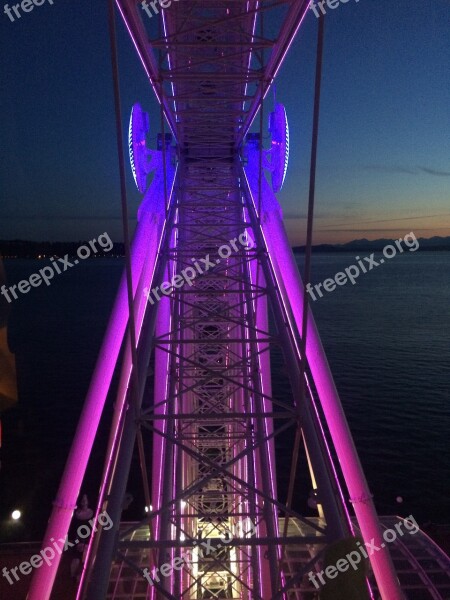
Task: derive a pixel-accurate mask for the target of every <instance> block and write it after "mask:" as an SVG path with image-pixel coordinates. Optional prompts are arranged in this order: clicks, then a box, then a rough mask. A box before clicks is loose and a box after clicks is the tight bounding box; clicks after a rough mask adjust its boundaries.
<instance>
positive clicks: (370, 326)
mask: <svg viewBox="0 0 450 600" xmlns="http://www.w3.org/2000/svg"><path fill="white" fill-rule="evenodd" d="M298 258H299V261H300V262H301V261H302V257H301V256H299V257H298ZM353 262H354V257H353V255H352V254H327V255H325V254H318V255H316V256H315V257H314V259H313V263H314V268H313V277H312V281H313V283H316V282H319V281H323V280H324V279H326V278H327V277H333V276H334V275H335V273H336V272H338V271H340V270H342V269H343V268H345V267H346V266H348V265H349V264H352V263H353ZM42 266H43V261H19V260H14V261H7V262H6V268H7V273H8V278H9V281H10V283H15V282H18V281H19V280H20V279H22V278H24V277H29V275H30V274H32V273H34V272H35V271H36V270H37V269H39V268H41V267H42ZM121 268H122V262H121V261H120V260H118V259H107V258H104V259H103V258H102V259H98V260H91V261H86V262H85V263H83V264H80V266H79V267H77V268H76V269H73V270H72V271H71V272H68V273H65V274H63V275H61V276H59V277H58V278H56V279H55V280H54V282H53V284H52V285H51V286H50V287H48V288H42V287H40V288H37V289H33V290H32V291H31V292H30V293H29V294H27V295H24V296H21V297H20V299H19V300H17V301H16V302H15V303H14V304H13V311H12V314H11V318H10V321H9V324H10V325H9V337H10V345H11V348H12V350H13V351H14V352H15V353H16V360H17V371H18V378H19V394H20V403H19V406H18V408H16V409H14V410H11V411H9V412H8V413H7V414H5V415H4V417H3V424H4V436H3V448H2V450H1V453H2V469H1V471H0V536H1V538H2V539H4V540H6V539H26V538H34V539H36V538H39V537H41V536H42V533H43V530H44V528H45V521H46V518H47V517H48V514H49V507H50V506H51V501H52V499H53V498H54V495H55V493H56V489H57V485H58V481H59V478H60V475H61V471H62V469H63V466H64V461H65V458H66V456H67V453H68V450H69V447H70V442H71V440H72V437H73V434H74V431H75V427H76V423H77V419H78V415H79V412H80V408H81V405H82V402H83V399H84V395H85V392H86V389H87V386H88V384H89V379H90V376H91V373H92V370H93V367H94V364H95V360H96V356H97V352H98V349H99V346H100V343H101V339H102V335H103V332H104V330H105V327H106V323H107V319H108V315H109V312H110V309H111V306H112V302H113V298H114V293H115V290H116V288H117V284H118V281H119V277H120V273H121ZM312 305H313V310H314V313H315V315H316V319H317V322H318V325H319V329H320V332H321V335H322V338H323V342H324V346H325V349H326V351H327V354H328V358H329V361H330V364H331V367H332V370H333V373H334V375H335V379H336V383H337V386H338V389H339V392H340V394H341V398H342V401H343V404H344V406H345V409H346V413H347V417H348V420H349V422H350V425H351V429H352V431H353V434H354V438H355V441H356V445H357V447H358V450H359V452H360V456H361V460H362V463H363V466H364V468H365V471H366V475H367V477H368V479H369V482H370V485H371V488H372V491H373V492H374V494H375V498H376V503H377V506H378V509H379V510H380V512H382V513H400V514H411V513H412V514H414V516H415V517H416V518H417V519H418V520H419V521H421V522H422V523H423V522H425V521H433V522H449V521H450V501H449V497H450V491H449V485H450V484H449V470H450V451H449V433H448V431H449V423H450V341H449V334H450V312H449V308H450V253H448V252H436V253H434V252H424V253H420V252H416V253H408V254H407V255H402V256H398V257H396V258H394V259H392V260H391V261H389V262H387V263H386V264H384V265H383V266H380V267H379V268H378V269H375V270H373V271H371V272H370V273H367V274H366V275H364V276H361V277H360V279H359V280H358V283H357V284H356V285H355V286H352V285H350V284H347V285H346V286H343V287H340V288H338V289H336V290H335V291H334V292H332V293H328V294H326V295H325V296H324V297H323V298H322V299H320V300H318V301H317V302H313V303H312ZM279 385H280V386H282V385H283V382H282V381H279ZM107 421H108V414H106V415H105V419H104V422H103V423H102V428H101V431H102V439H103V440H104V439H105V435H106V430H107ZM101 461H102V444H101V442H100V443H98V444H97V445H96V447H95V449H94V456H93V460H92V461H91V465H90V467H89V473H88V477H87V479H88V481H89V482H90V483H88V486H87V487H88V489H87V490H86V491H88V493H89V494H91V496H92V497H93V498H94V497H95V495H96V481H97V479H98V477H99V473H100V471H101V464H102V462H101ZM397 496H402V497H403V498H404V502H403V504H402V505H401V506H399V505H398V504H397V503H396V497H397ZM16 507H18V508H21V510H22V511H23V513H24V519H23V523H22V524H15V526H11V523H10V522H8V520H7V517H8V515H9V514H10V512H11V510H12V509H13V508H16Z"/></svg>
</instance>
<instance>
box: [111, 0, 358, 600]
mask: <svg viewBox="0 0 450 600" xmlns="http://www.w3.org/2000/svg"><path fill="white" fill-rule="evenodd" d="M118 5H119V8H120V10H121V12H122V15H123V17H124V19H125V22H126V24H127V26H128V28H129V30H130V33H131V35H132V38H133V41H134V43H135V45H136V47H137V49H138V52H139V54H140V57H141V60H142V62H143V64H144V66H145V69H146V71H147V73H148V75H149V78H150V80H151V83H152V85H153V87H154V89H155V92H156V94H157V96H158V98H159V100H160V102H161V105H162V110H164V113H165V116H166V118H167V121H168V122H169V125H170V127H171V129H172V132H173V133H174V135H175V138H176V142H177V147H178V159H179V164H180V168H179V172H178V180H177V185H176V192H175V194H174V197H173V199H172V203H171V206H170V208H169V215H168V220H167V229H166V233H165V237H164V240H165V241H164V244H163V246H162V247H161V250H160V254H159V262H158V265H159V266H158V267H157V269H156V272H157V273H160V274H161V275H162V274H165V275H166V279H169V278H170V277H171V276H173V275H174V274H175V273H180V272H182V271H183V269H188V268H192V267H193V265H194V264H197V265H198V264H199V262H200V263H201V262H202V261H201V259H202V258H205V259H207V260H208V264H209V265H211V266H210V267H209V268H208V270H207V272H205V273H204V274H202V275H200V276H198V277H196V278H195V279H194V281H193V282H192V285H184V286H182V287H181V288H180V289H176V290H175V289H174V290H173V293H172V294H171V296H170V298H165V299H164V300H163V301H162V302H161V304H160V306H159V308H158V310H159V313H158V321H157V325H156V334H155V337H154V342H153V349H154V354H155V371H156V377H157V378H158V377H161V378H166V381H165V383H164V385H161V383H159V384H158V383H157V384H155V392H154V402H153V404H152V405H151V407H150V408H146V409H144V410H143V411H142V414H141V416H140V418H139V426H140V427H141V428H144V429H147V430H150V431H151V432H152V437H153V460H152V463H153V468H152V478H153V480H152V498H151V501H152V505H151V511H150V514H149V516H148V519H146V521H145V522H146V523H147V524H148V525H149V535H147V536H140V541H137V540H136V539H135V538H136V536H135V535H134V533H133V532H136V531H139V530H141V529H142V527H143V525H145V524H143V523H140V524H136V525H135V526H134V527H131V528H129V529H127V530H125V531H123V534H122V536H121V538H120V541H119V545H118V552H119V556H121V557H122V559H123V560H124V561H125V562H126V563H127V564H128V566H129V567H130V568H131V569H132V570H134V571H135V573H136V574H138V576H139V574H141V575H142V569H143V567H144V565H143V564H142V554H141V555H139V556H140V560H136V558H132V554H130V553H132V552H133V551H136V549H137V548H141V550H142V552H146V551H147V552H148V550H149V549H150V550H151V551H150V554H148V555H147V554H145V556H148V559H149V560H148V568H149V571H150V572H151V573H152V576H151V578H152V585H153V587H152V594H153V596H152V597H155V598H160V597H161V598H164V597H166V598H177V599H179V598H186V599H187V598H242V599H248V600H250V599H252V600H253V599H254V600H257V599H264V600H266V599H269V598H275V597H278V596H277V595H278V594H279V597H280V598H281V597H283V598H284V597H291V596H292V597H295V598H299V597H302V596H301V593H302V592H301V591H300V590H301V589H302V586H303V589H307V587H308V586H306V587H304V586H305V581H304V579H305V578H304V573H303V571H302V570H301V569H300V570H299V569H298V568H296V569H294V571H293V570H292V561H289V552H290V551H292V549H293V548H294V549H296V552H297V557H298V553H299V552H300V553H303V554H302V556H303V559H302V560H303V563H308V565H309V562H310V561H311V564H313V562H314V560H315V558H314V556H318V551H319V550H320V548H322V547H323V546H324V544H325V542H326V541H329V540H331V539H335V538H336V531H339V532H340V533H342V531H343V530H346V524H345V516H344V510H342V507H341V508H340V507H339V506H338V504H339V502H338V501H337V500H336V498H337V497H338V495H339V494H338V490H336V489H333V485H334V484H333V483H332V478H328V476H326V477H325V480H326V481H325V483H324V486H327V487H328V488H329V490H328V495H329V497H331V498H333V501H331V502H328V505H327V501H324V502H323V504H324V506H325V508H326V511H327V512H330V520H332V521H333V523H334V525H333V527H332V528H331V531H330V527H329V526H327V522H326V519H321V520H319V521H317V520H311V521H310V522H308V521H307V519H304V518H303V517H302V516H301V515H299V514H297V513H296V512H295V511H294V510H292V509H291V508H288V507H286V506H285V505H284V504H283V503H282V502H280V501H279V500H278V499H277V490H276V483H275V481H276V473H275V453H274V441H275V438H276V436H277V435H279V434H280V433H283V432H285V431H286V430H287V429H288V428H292V427H294V428H296V427H300V426H301V427H303V429H304V435H305V436H306V437H309V438H310V442H311V453H312V456H313V458H312V461H313V462H314V461H315V460H316V458H317V457H319V456H320V460H319V462H320V464H317V465H314V466H315V467H316V466H317V469H318V470H319V471H321V472H322V473H328V474H329V473H330V472H331V470H332V467H331V465H329V464H328V465H327V464H326V459H324V458H323V457H324V456H326V449H325V448H324V447H321V442H320V440H318V438H317V429H318V425H317V424H314V415H313V411H306V412H305V410H304V409H303V408H301V409H299V408H298V407H296V406H295V403H294V402H293V401H292V397H291V398H289V399H286V400H283V401H281V400H279V399H273V397H272V390H271V377H270V356H269V354H270V349H271V347H272V345H274V344H275V345H277V346H280V345H281V346H283V347H284V351H285V352H287V353H288V354H289V357H290V358H289V360H290V368H291V369H292V377H291V380H292V381H291V383H292V391H293V397H294V396H295V395H296V394H297V395H298V393H299V373H300V356H299V354H298V345H297V342H296V340H295V336H296V335H297V337H298V332H297V334H295V333H294V332H293V331H292V329H291V328H290V327H289V326H288V323H289V315H288V314H287V313H286V308H285V307H284V306H283V302H282V300H281V297H280V291H279V290H278V289H277V283H276V277H275V274H274V272H273V269H272V268H271V265H270V261H269V260H268V254H267V248H266V247H265V244H264V239H263V235H262V231H261V229H260V224H259V220H258V216H257V210H256V207H255V206H253V205H252V203H251V200H250V196H249V193H248V189H246V188H245V185H244V176H243V173H242V167H241V160H242V156H241V153H240V150H239V149H240V147H241V144H242V141H243V138H244V135H245V133H246V132H247V131H248V129H249V127H250V125H251V123H252V121H253V118H254V116H255V114H256V112H257V110H258V109H259V107H260V104H261V101H262V98H263V97H264V95H265V93H266V92H267V90H268V88H269V86H270V84H271V82H272V80H273V77H274V76H275V74H276V72H277V70H278V68H279V65H280V64H281V61H282V59H283V57H284V54H285V52H286V50H287V48H288V45H289V43H290V42H291V40H292V38H293V36H294V34H295V32H296V30H297V29H298V27H299V24H300V22H301V19H302V17H303V15H304V13H305V10H306V8H307V2H298V1H297V2H267V3H264V4H262V3H261V2H251V1H249V2H241V1H232V2H219V1H207V2H205V1H204V0H201V1H192V2H191V1H190V2H187V1H183V0H180V2H178V3H177V5H176V6H173V8H172V9H170V10H169V9H167V10H165V11H163V15H162V18H163V27H160V28H159V29H160V31H157V32H156V35H155V37H152V35H151V34H152V28H151V25H152V24H151V23H149V22H146V20H145V19H146V17H145V14H143V13H142V12H140V13H139V12H138V11H139V9H140V5H136V3H135V2H126V1H123V0H119V1H118ZM264 21H266V22H267V23H268V26H267V27H265V25H264ZM266 31H267V32H269V33H266ZM270 34H271V35H270ZM244 234H246V235H250V238H251V239H252V240H253V241H254V244H252V246H251V247H246V246H244V245H242V244H241V243H240V242H239V241H238V240H239V239H240V237H239V236H242V235H244ZM230 242H232V243H234V247H233V248H232V251H231V254H230V255H229V256H228V257H225V258H224V257H222V256H221V255H220V249H221V248H223V247H229V246H230ZM205 264H206V263H205ZM269 304H270V305H272V310H273V312H274V318H275V322H276V326H275V327H274V326H272V329H273V331H270V329H271V328H270V327H269V320H268V305H269ZM154 310H156V308H155V309H154ZM138 350H139V349H138ZM274 406H275V408H274ZM274 417H276V419H277V421H276V425H274V421H273V418H274ZM322 479H323V478H322ZM309 491H310V490H309V489H308V490H304V491H303V494H305V495H306V496H307V495H308V493H309ZM116 493H117V491H116V490H115V488H114V483H113V484H112V487H111V494H116ZM325 495H326V494H325ZM323 514H324V513H323V510H322V516H323ZM280 516H284V517H288V518H290V519H291V520H292V523H294V522H295V523H297V529H295V527H294V528H293V527H288V528H287V529H286V531H280V526H279V517H280ZM336 523H339V525H336ZM302 524H303V525H302ZM333 528H334V530H333ZM347 531H349V530H348V529H347ZM138 537H139V536H138ZM203 540H207V541H208V546H207V549H208V550H209V552H205V551H204V549H203V548H202V541H203ZM224 540H227V541H226V542H224ZM100 551H102V546H100ZM188 551H191V555H190V556H191V557H192V558H191V565H190V566H189V567H187V566H184V567H183V568H182V569H180V570H176V571H174V572H173V576H171V577H160V575H158V571H157V570H156V569H161V567H162V565H163V564H164V563H170V564H172V563H173V561H174V560H176V559H180V557H183V556H185V555H186V552H188ZM133 556H134V555H133ZM294 562H295V560H294ZM297 566H298V565H297ZM309 566H310V565H309ZM286 577H287V578H288V580H289V581H288V582H287V581H286ZM284 586H286V588H287V589H293V590H296V591H293V592H292V591H291V592H290V593H289V596H287V595H286V594H283V593H282V592H280V591H279V590H281V589H282V588H283V587H284ZM120 590H122V592H124V591H125V590H124V589H123V585H122V587H121V586H118V583H117V580H116V581H112V583H111V585H110V593H111V597H115V598H120V597H121V596H120ZM136 597H138V596H136Z"/></svg>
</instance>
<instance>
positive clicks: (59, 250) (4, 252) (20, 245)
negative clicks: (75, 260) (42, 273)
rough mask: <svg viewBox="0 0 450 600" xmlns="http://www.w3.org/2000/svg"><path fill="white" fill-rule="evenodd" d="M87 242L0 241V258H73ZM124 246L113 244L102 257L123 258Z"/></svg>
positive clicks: (96, 255) (94, 256)
mask: <svg viewBox="0 0 450 600" xmlns="http://www.w3.org/2000/svg"><path fill="white" fill-rule="evenodd" d="M86 243H87V241H86V240H84V241H79V242H30V241H27V240H0V257H3V258H50V257H51V256H65V255H66V254H68V255H69V256H75V255H76V252H77V249H78V248H79V247H80V246H81V245H82V244H86ZM103 255H104V254H103V252H100V253H96V254H95V253H92V257H93V258H98V257H101V256H103ZM123 255H124V246H123V244H122V243H115V244H114V246H113V248H112V250H111V251H110V252H108V253H107V254H106V255H104V256H108V257H110V258H111V257H113V256H123Z"/></svg>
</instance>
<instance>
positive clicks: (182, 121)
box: [117, 0, 308, 158]
mask: <svg viewBox="0 0 450 600" xmlns="http://www.w3.org/2000/svg"><path fill="white" fill-rule="evenodd" d="M117 4H118V6H119V8H120V10H121V12H122V15H123V17H124V19H125V21H126V23H127V26H128V28H129V31H130V33H131V35H132V38H133V41H134V43H135V46H136V48H137V50H138V53H139V55H140V58H141V61H142V63H143V65H144V68H145V70H146V72H147V74H148V76H149V79H150V82H151V83H152V85H153V87H154V90H155V93H156V95H157V97H158V99H159V100H160V102H161V103H162V105H163V107H164V111H165V114H166V117H167V120H168V122H169V124H170V127H171V129H172V132H173V133H174V134H175V136H176V138H177V143H178V144H179V147H180V148H182V149H183V150H186V151H188V152H189V153H190V155H191V156H192V157H193V156H194V155H195V153H197V156H198V158H205V157H211V156H213V155H215V154H216V153H218V155H220V156H224V155H225V156H230V153H231V152H232V151H233V149H236V148H237V147H238V146H239V145H240V144H241V143H242V141H243V139H244V136H245V134H246V132H247V131H248V129H249V127H250V124H251V122H252V121H253V119H254V117H255V114H256V112H257V111H258V108H259V106H260V103H261V98H262V97H263V96H264V95H265V94H266V93H267V90H268V89H269V87H270V85H271V83H272V81H273V79H274V77H275V75H276V73H277V71H278V69H279V67H280V65H281V62H282V60H283V58H284V56H285V54H286V52H287V49H288V48H289V45H290V43H291V42H292V39H293V38H294V36H295V33H296V31H297V30H298V28H299V26H300V23H301V20H302V18H303V16H304V14H305V12H306V10H307V8H308V2H307V1H306V0H272V1H266V2H261V1H255V0H248V1H247V0H245V1H244V0H228V1H220V0H179V1H178V2H177V3H176V4H175V3H172V5H171V7H170V8H168V9H166V10H163V11H161V12H162V14H161V17H162V21H163V26H162V27H161V26H160V21H159V19H156V18H152V19H149V18H148V17H147V15H146V13H145V12H144V11H143V10H142V9H141V5H140V4H137V3H136V2H135V1H134V0H131V1H130V0H118V1H117ZM205 153H206V156H205Z"/></svg>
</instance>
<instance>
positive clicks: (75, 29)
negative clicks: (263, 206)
mask: <svg viewBox="0 0 450 600" xmlns="http://www.w3.org/2000/svg"><path fill="white" fill-rule="evenodd" d="M449 17H450V4H449V2H448V0H420V2H419V1H418V2H411V1H410V0H395V1H394V0H359V1H356V0H349V1H348V2H347V3H345V4H341V5H339V6H338V7H337V8H336V9H335V10H330V9H329V8H328V9H327V18H326V24H325V26H326V40H325V55H324V72H323V95H322V105H321V120H320V136H319V155H318V172H317V194H316V219H315V234H314V242H315V243H324V242H329V243H339V242H346V241H349V240H352V239H356V238H368V239H376V238H381V237H394V236H400V235H401V236H404V235H405V234H406V233H407V232H409V231H414V232H415V234H416V236H417V237H431V236H434V235H439V236H448V235H450V135H449V132H450V51H449V39H450V18H449ZM316 31H317V19H316V17H315V16H314V14H313V12H312V11H310V12H309V14H308V15H307V17H306V18H305V20H304V22H303V25H302V28H301V30H300V32H299V35H298V37H297V40H296V41H295V43H294V44H293V46H292V48H291V51H290V54H289V55H288V58H287V59H286V62H285V64H284V66H283V68H282V70H281V72H280V75H279V77H278V81H277V100H278V101H280V102H282V103H284V104H285V105H286V109H287V113H288V117H289V121H290V131H291V160H290V164H289V171H288V175H287V179H286V184H285V188H284V189H283V190H282V192H281V193H280V194H279V200H280V203H281V204H282V207H283V211H284V215H285V219H286V225H287V228H288V232H289V235H290V239H291V241H292V243H293V244H302V243H304V232H305V212H306V203H307V193H308V173H309V156H310V144H311V120H312V91H313V85H314V61H315V44H316ZM119 44H120V64H121V84H122V103H123V109H124V131H126V129H127V121H128V113H129V108H131V105H132V104H133V103H134V102H136V101H139V102H141V104H142V105H143V107H144V108H145V110H148V111H149V112H150V116H151V123H152V129H151V130H152V132H153V133H154V134H155V136H156V133H157V130H158V129H159V127H158V125H157V124H158V111H157V105H156V101H155V100H154V98H153V95H152V91H151V88H150V86H149V85H148V83H147V81H146V77H145V75H144V73H143V69H142V67H141V65H140V63H139V61H138V59H137V57H136V55H135V52H134V50H133V47H132V45H131V42H130V40H129V38H128V36H127V34H126V33H125V31H124V28H123V27H122V25H120V26H119ZM0 52H1V61H2V70H1V74H0V86H1V89H2V94H1V97H0V107H1V116H0V123H1V124H0V136H1V139H2V141H3V147H2V150H1V165H0V169H1V171H0V172H1V190H0V239H14V238H21V239H35V240H44V239H51V240H78V239H86V238H88V237H91V236H97V235H99V234H100V233H101V232H103V231H108V232H109V233H110V235H111V237H113V238H114V239H116V240H120V239H121V225H120V214H121V213H120V202H119V182H118V169H117V158H116V140H115V126H114V112H113V99H112V82H111V67H110V56H109V41H108V32H107V20H106V2H97V1H95V2H92V0H77V1H75V0H54V5H53V6H52V5H50V4H48V3H45V4H44V5H43V6H41V7H35V8H34V10H33V12H31V13H28V14H24V15H23V17H22V18H21V19H20V20H16V21H15V22H14V23H11V22H10V20H9V19H8V17H7V16H6V15H5V14H3V13H0ZM272 105H273V100H272V94H270V95H269V96H268V98H267V101H266V108H265V111H266V114H267V112H268V111H270V110H271V109H272ZM127 175H128V183H129V192H130V195H129V200H130V214H136V211H137V207H138V205H139V201H140V195H139V194H138V192H137V191H136V190H135V189H134V186H133V180H132V176H131V173H130V170H129V169H128V173H127Z"/></svg>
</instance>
